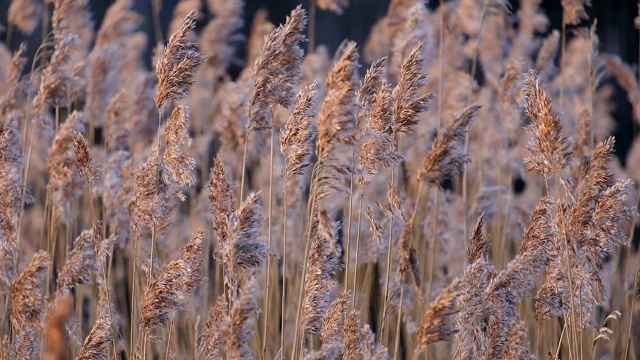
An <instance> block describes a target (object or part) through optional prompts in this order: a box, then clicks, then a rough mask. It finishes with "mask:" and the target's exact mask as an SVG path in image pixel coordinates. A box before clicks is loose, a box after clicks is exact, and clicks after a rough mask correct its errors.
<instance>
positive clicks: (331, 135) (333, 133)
mask: <svg viewBox="0 0 640 360" xmlns="http://www.w3.org/2000/svg"><path fill="white" fill-rule="evenodd" d="M358 66H359V65H358V52H357V51H356V44H355V43H354V42H349V43H347V44H346V45H344V47H343V48H342V53H341V55H340V59H339V60H338V61H337V62H336V63H335V64H334V66H333V68H332V69H331V71H330V72H329V75H328V76H327V80H326V82H325V85H324V87H325V89H326V93H327V95H326V97H325V99H324V102H323V103H322V108H321V110H320V115H319V116H318V121H317V125H316V126H317V128H318V143H317V150H316V153H317V156H318V160H319V161H324V160H325V159H326V158H327V157H328V156H329V153H330V151H331V148H333V147H334V146H335V142H337V143H342V144H348V145H351V144H353V142H354V140H355V133H354V132H355V121H354V115H355V110H356V101H357V97H356V86H357V70H358Z"/></svg>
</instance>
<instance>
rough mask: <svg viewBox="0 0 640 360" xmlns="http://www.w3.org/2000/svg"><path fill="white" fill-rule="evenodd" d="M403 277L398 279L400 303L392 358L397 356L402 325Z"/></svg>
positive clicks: (394, 359)
mask: <svg viewBox="0 0 640 360" xmlns="http://www.w3.org/2000/svg"><path fill="white" fill-rule="evenodd" d="M403 283H404V279H402V280H400V304H399V305H398V322H397V323H396V340H395V345H394V349H393V360H396V359H397V358H398V350H399V348H400V335H401V333H400V331H401V330H400V329H401V325H402V303H404V284H403Z"/></svg>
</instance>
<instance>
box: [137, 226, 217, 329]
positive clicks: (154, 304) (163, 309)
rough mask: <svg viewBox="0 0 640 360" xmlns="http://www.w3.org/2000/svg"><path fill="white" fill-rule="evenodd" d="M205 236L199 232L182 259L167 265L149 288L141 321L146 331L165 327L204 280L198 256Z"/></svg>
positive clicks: (185, 250)
mask: <svg viewBox="0 0 640 360" xmlns="http://www.w3.org/2000/svg"><path fill="white" fill-rule="evenodd" d="M203 236H204V233H203V232H202V231H201V230H200V231H199V232H198V233H197V234H196V235H195V236H193V237H192V238H191V240H190V241H189V243H188V244H187V246H186V247H185V248H184V250H183V252H182V256H181V257H180V259H178V260H174V261H172V262H170V263H168V264H166V265H165V266H164V267H163V268H162V270H161V271H160V274H159V275H158V277H157V278H155V279H152V280H151V282H150V283H149V285H148V286H147V289H146V290H145V292H144V301H143V304H144V305H143V307H142V318H141V320H140V326H141V327H142V330H143V331H148V330H150V329H153V328H157V327H163V326H165V325H166V323H167V321H168V320H169V314H170V312H172V311H175V310H177V309H178V308H179V307H180V306H181V304H182V301H183V299H184V298H185V297H186V296H187V295H189V294H190V293H192V292H193V291H194V290H195V287H196V286H197V285H198V284H199V283H200V281H201V280H202V278H201V277H200V275H199V271H200V267H201V265H202V260H201V259H199V255H200V252H201V246H202V245H201V243H202V238H203Z"/></svg>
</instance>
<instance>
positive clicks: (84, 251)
mask: <svg viewBox="0 0 640 360" xmlns="http://www.w3.org/2000/svg"><path fill="white" fill-rule="evenodd" d="M93 243H94V233H93V229H92V230H84V231H83V232H82V233H81V234H80V236H78V237H77V238H76V240H75V241H74V242H73V249H72V250H71V251H70V252H69V254H68V255H67V261H66V263H65V264H64V266H63V267H62V269H61V270H60V273H59V275H58V280H57V288H56V299H58V298H61V297H62V296H63V295H64V294H70V293H71V290H72V289H74V288H75V287H76V286H78V285H86V284H91V276H92V274H93V273H95V272H97V267H96V264H97V263H96V251H95V247H94V244H93Z"/></svg>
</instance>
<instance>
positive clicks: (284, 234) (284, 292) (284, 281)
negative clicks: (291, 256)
mask: <svg viewBox="0 0 640 360" xmlns="http://www.w3.org/2000/svg"><path fill="white" fill-rule="evenodd" d="M286 168H287V164H286V163H285V172H284V211H283V212H284V214H283V218H284V225H283V229H282V300H281V303H280V307H281V308H280V351H281V354H282V359H284V358H285V356H286V354H285V349H284V335H285V334H286V332H285V317H284V310H285V309H284V307H285V300H286V298H287V277H286V274H287V207H288V205H287V201H288V199H287V172H286Z"/></svg>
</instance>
